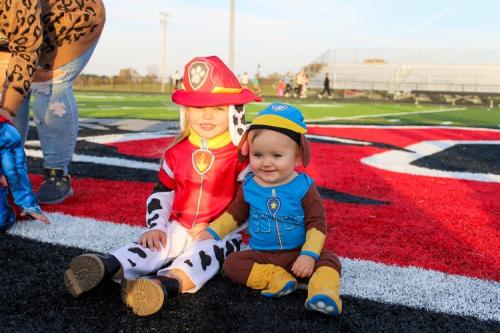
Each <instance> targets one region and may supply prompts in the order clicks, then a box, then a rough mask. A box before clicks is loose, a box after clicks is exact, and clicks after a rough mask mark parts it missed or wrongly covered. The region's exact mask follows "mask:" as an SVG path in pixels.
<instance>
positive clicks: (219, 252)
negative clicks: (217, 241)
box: [214, 245, 224, 268]
mask: <svg viewBox="0 0 500 333" xmlns="http://www.w3.org/2000/svg"><path fill="white" fill-rule="evenodd" d="M214 254H215V259H217V261H218V262H219V267H220V268H222V265H224V249H223V248H221V247H218V246H217V245H214Z"/></svg>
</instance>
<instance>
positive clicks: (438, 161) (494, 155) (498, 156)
mask: <svg viewBox="0 0 500 333" xmlns="http://www.w3.org/2000/svg"><path fill="white" fill-rule="evenodd" d="M411 164H413V165H416V166H419V167H425V168H429V169H436V170H444V171H455V172H473V173H491V174H495V175H500V145H491V144H457V145H455V146H452V147H450V148H448V149H445V150H443V151H441V152H439V153H436V154H433V155H429V156H426V157H423V158H420V159H418V160H416V161H414V162H413V163H411Z"/></svg>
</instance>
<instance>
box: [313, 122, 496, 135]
mask: <svg viewBox="0 0 500 333" xmlns="http://www.w3.org/2000/svg"><path fill="white" fill-rule="evenodd" d="M498 126H499V127H500V125H498ZM308 127H309V128H314V127H318V128H379V129H385V128H389V129H436V128H446V129H451V130H453V129H457V130H465V131H477V132H483V131H484V132H496V133H500V129H496V128H485V127H461V126H438V125H432V126H429V125H357V124H324V125H322V124H311V125H309V126H308Z"/></svg>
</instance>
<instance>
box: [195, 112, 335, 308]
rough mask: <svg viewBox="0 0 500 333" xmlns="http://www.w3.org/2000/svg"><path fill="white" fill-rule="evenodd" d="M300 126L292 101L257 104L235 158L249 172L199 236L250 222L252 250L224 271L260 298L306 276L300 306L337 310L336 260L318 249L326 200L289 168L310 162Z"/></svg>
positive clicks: (233, 258) (290, 288)
mask: <svg viewBox="0 0 500 333" xmlns="http://www.w3.org/2000/svg"><path fill="white" fill-rule="evenodd" d="M306 132H307V126H306V124H305V122H304V118H303V115H302V113H301V112H300V111H299V110H298V109H296V108H295V107H293V106H291V105H287V104H271V105H270V106H269V107H267V108H266V109H264V110H263V111H261V112H260V113H259V114H258V115H257V116H256V117H255V118H254V119H253V121H252V125H250V127H249V128H248V130H247V131H246V132H245V134H244V136H243V138H242V140H241V142H240V158H241V159H245V158H249V160H250V165H251V167H252V172H251V173H249V174H248V175H247V176H246V177H245V179H244V180H243V185H242V187H241V188H240V189H239V190H238V192H237V193H236V197H235V198H234V200H233V201H232V203H231V204H230V205H229V207H228V208H227V210H226V211H225V212H224V213H223V214H222V215H221V216H219V217H218V218H217V219H216V220H215V221H213V222H212V223H211V224H210V225H209V227H208V229H207V230H206V231H204V232H202V233H200V234H198V235H197V239H198V240H205V239H211V238H215V239H216V240H218V239H222V238H223V237H225V235H226V234H227V233H228V232H232V231H233V230H235V229H236V228H239V227H241V226H242V225H243V224H245V223H248V231H249V234H250V238H249V247H250V249H249V250H245V251H240V252H238V253H232V254H230V255H229V256H228V257H227V259H226V261H225V263H224V271H225V272H226V275H227V277H228V278H229V279H230V280H231V281H233V282H235V283H238V284H243V285H246V286H247V287H250V288H253V289H256V290H262V295H264V296H266V297H281V296H285V295H287V294H289V293H291V292H294V291H295V289H296V288H297V284H298V280H297V279H303V280H304V281H306V280H307V281H308V288H307V289H308V292H307V299H306V302H305V307H306V309H307V310H311V311H318V312H321V313H325V314H327V315H330V316H338V315H339V314H340V313H341V312H342V300H341V298H340V274H341V263H340V260H339V258H338V257H337V256H336V255H335V254H334V253H333V252H331V251H329V250H326V249H324V248H323V245H324V243H325V240H326V234H327V223H326V215H325V213H326V212H325V207H324V205H323V201H322V199H321V196H320V194H319V191H318V189H317V188H316V185H315V182H314V180H313V179H312V178H311V177H309V176H308V175H307V174H306V173H304V172H298V171H296V170H295V169H296V167H298V166H299V165H300V164H302V165H304V167H306V166H307V165H308V164H309V161H310V152H309V150H310V149H309V142H308V140H307V138H306V137H305V133H306Z"/></svg>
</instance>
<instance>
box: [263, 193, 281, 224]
mask: <svg viewBox="0 0 500 333" xmlns="http://www.w3.org/2000/svg"><path fill="white" fill-rule="evenodd" d="M266 205H267V210H268V211H269V213H270V214H271V215H272V216H273V218H276V214H278V211H279V210H280V206H281V201H280V199H279V198H277V197H276V190H275V189H273V192H272V195H271V197H270V198H269V199H267V203H266Z"/></svg>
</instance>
